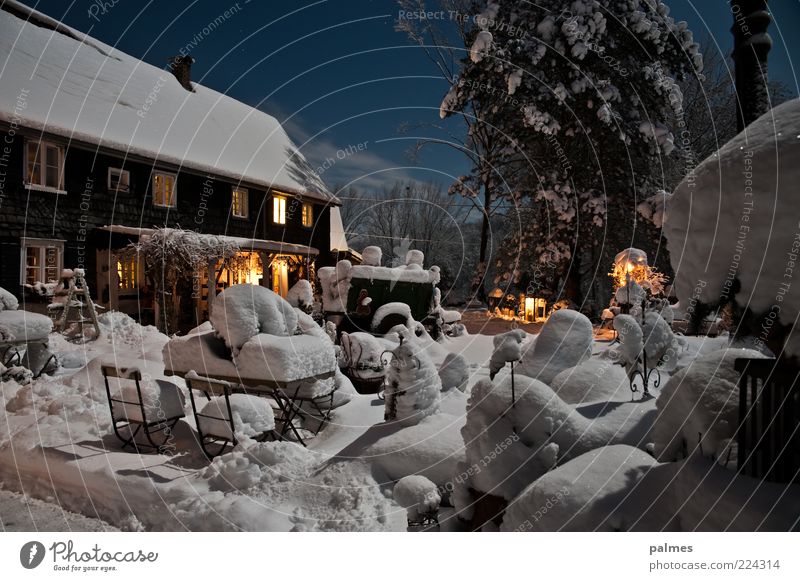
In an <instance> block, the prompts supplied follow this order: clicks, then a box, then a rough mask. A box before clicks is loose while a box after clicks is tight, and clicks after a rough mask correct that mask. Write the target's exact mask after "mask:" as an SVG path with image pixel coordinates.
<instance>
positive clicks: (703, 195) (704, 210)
mask: <svg viewBox="0 0 800 581" xmlns="http://www.w3.org/2000/svg"><path fill="white" fill-rule="evenodd" d="M798 135H800V99H792V100H790V101H788V102H786V103H783V104H781V105H779V106H777V107H775V108H773V109H771V110H770V111H768V112H767V113H765V114H764V115H762V116H761V117H759V118H758V119H757V120H755V121H754V122H753V123H751V124H750V125H748V126H747V128H746V129H745V130H744V131H743V132H742V133H739V134H738V135H737V136H736V137H734V138H733V139H731V140H730V141H728V142H727V143H726V144H725V145H724V146H723V147H722V148H721V149H720V150H719V151H718V152H717V153H715V154H713V155H711V156H710V157H708V158H707V159H705V160H704V161H703V162H702V163H701V164H700V165H699V166H698V167H697V168H696V169H695V171H693V172H691V174H690V175H689V176H687V177H686V178H684V180H683V181H682V182H681V183H680V184H679V185H678V187H677V188H676V189H675V191H674V194H673V196H672V198H671V199H670V200H669V203H668V205H667V210H666V221H665V224H664V235H665V236H666V238H667V246H668V249H669V256H670V260H671V261H672V266H673V268H674V270H675V280H674V285H673V287H674V289H675V291H676V293H677V296H678V300H679V301H680V303H681V305H686V306H690V305H694V304H695V303H696V302H697V301H698V300H699V301H701V302H703V303H706V304H708V305H716V304H718V303H719V302H720V300H722V299H726V298H727V299H730V298H733V292H734V289H735V288H736V287H737V286H738V285H741V286H740V289H739V292H738V300H739V303H740V304H741V305H743V306H744V305H746V306H748V307H749V308H750V309H751V310H752V311H753V312H754V313H756V314H765V313H767V312H768V311H771V314H774V315H775V317H776V318H777V319H778V320H779V321H780V323H782V324H785V325H791V324H793V323H794V321H795V320H796V319H797V316H798V313H799V312H800V287H798V285H791V287H789V286H788V282H787V279H786V278H785V276H784V275H786V274H787V272H789V273H790V274H791V269H793V268H794V263H795V261H796V259H797V254H798V251H800V238H799V236H800V232H799V230H798V221H797V203H796V200H795V196H793V195H792V194H791V190H792V188H793V187H794V184H795V183H797V181H798V178H799V177H800V146H799V144H798V141H799V140H798V138H797V136H798ZM787 269H788V270H787ZM737 281H738V282H737ZM689 308H691V307H689ZM790 346H791V349H792V351H791V352H790V354H791V355H800V342H791V345H790Z"/></svg>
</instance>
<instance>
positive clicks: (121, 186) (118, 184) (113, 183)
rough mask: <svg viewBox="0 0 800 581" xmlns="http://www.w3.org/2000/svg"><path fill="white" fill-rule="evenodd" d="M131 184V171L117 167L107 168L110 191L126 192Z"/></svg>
mask: <svg viewBox="0 0 800 581" xmlns="http://www.w3.org/2000/svg"><path fill="white" fill-rule="evenodd" d="M130 186H131V173H130V172H129V171H128V170H126V169H121V168H118V167H110V168H108V190H109V191H111V192H128V191H130Z"/></svg>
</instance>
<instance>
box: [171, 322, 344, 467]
mask: <svg viewBox="0 0 800 581" xmlns="http://www.w3.org/2000/svg"><path fill="white" fill-rule="evenodd" d="M163 353H164V364H165V368H166V369H165V374H167V375H177V376H180V377H183V378H184V379H185V380H186V385H187V387H188V388H189V390H190V397H191V398H192V401H193V406H194V407H193V409H194V411H195V413H196V414H197V405H196V402H195V401H194V394H193V390H198V391H201V392H203V393H204V394H205V395H206V397H207V398H209V399H210V395H216V396H221V397H224V398H225V400H226V406H225V407H226V408H227V409H228V410H229V409H230V407H229V403H230V397H231V395H233V394H235V393H245V394H251V395H260V396H266V397H270V398H272V399H273V400H274V401H275V404H276V406H277V408H278V412H279V415H278V417H277V418H276V419H277V421H278V422H280V424H281V426H280V429H279V430H277V431H276V432H275V433H276V434H277V435H278V436H279V437H281V438H285V437H286V436H288V435H289V434H291V435H292V436H293V439H295V440H296V441H298V442H300V443H301V444H303V445H305V441H304V438H303V435H302V434H301V432H300V430H299V429H298V427H297V426H296V425H295V422H294V420H295V419H297V418H298V417H301V418H303V419H307V420H314V421H316V422H317V430H316V432H313V433H314V434H315V435H316V433H318V432H319V429H321V428H322V427H323V426H324V425H325V424H326V423H327V422H328V420H329V419H330V415H331V412H332V410H333V409H334V408H335V407H337V405H338V404H339V403H344V402H343V401H342V402H339V401H337V398H336V389H337V384H336V382H335V381H334V375H335V374H336V370H337V362H336V357H335V352H334V349H333V345H332V344H331V343H330V342H329V341H328V340H327V339H323V338H321V337H318V336H314V335H303V334H301V335H291V336H278V335H268V334H265V333H261V334H258V335H255V336H253V337H252V338H250V339H249V340H248V341H246V342H245V343H244V345H242V347H241V349H240V351H239V354H238V355H237V356H236V358H235V359H234V358H232V357H231V352H230V350H229V349H228V347H227V346H226V345H225V342H224V341H223V340H222V339H220V338H218V337H217V336H216V335H215V333H214V331H212V330H208V331H202V332H198V333H194V334H190V335H187V336H185V337H176V338H173V339H172V340H171V341H170V342H169V343H167V344H166V345H165V346H164V352H163ZM224 409H225V408H223V410H224ZM200 417H201V418H202V416H200ZM230 417H231V414H230V413H228V416H227V417H221V416H220V417H218V418H217V419H220V420H222V421H230V422H231V430H230V431H231V438H230V442H231V443H233V444H235V442H236V439H235V436H234V435H233V434H235V426H233V425H232V420H231V419H230ZM196 419H197V417H196ZM200 421H202V420H199V421H198V423H200ZM271 431H272V430H270V432H271ZM201 439H202V436H201ZM217 439H218V440H219V439H220V438H217ZM204 449H205V444H204ZM206 453H207V455H209V456H213V455H216V454H210V453H209V450H206ZM217 453H218V452H217Z"/></svg>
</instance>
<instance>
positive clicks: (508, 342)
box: [489, 329, 526, 379]
mask: <svg viewBox="0 0 800 581" xmlns="http://www.w3.org/2000/svg"><path fill="white" fill-rule="evenodd" d="M525 338H526V334H525V331H523V330H521V329H513V330H511V331H508V332H506V333H502V334H500V335H495V336H494V338H493V339H492V344H493V345H494V351H492V357H491V359H489V378H491V379H494V376H495V375H497V372H498V371H500V370H501V369H503V367H505V366H506V363H512V362H514V363H515V362H517V361H519V360H520V359H522V342H523V341H524V340H525Z"/></svg>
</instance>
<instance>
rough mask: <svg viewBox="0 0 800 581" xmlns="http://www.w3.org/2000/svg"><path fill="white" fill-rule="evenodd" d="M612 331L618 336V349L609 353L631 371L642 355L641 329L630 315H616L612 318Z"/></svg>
mask: <svg viewBox="0 0 800 581" xmlns="http://www.w3.org/2000/svg"><path fill="white" fill-rule="evenodd" d="M614 329H615V330H616V331H617V335H618V336H619V347H617V348H616V349H615V350H614V351H610V352H609V353H610V354H611V355H612V356H615V357H616V359H617V360H619V361H621V362H622V363H623V364H624V365H625V367H626V368H627V369H628V370H629V371H631V370H632V369H633V368H634V367H635V366H636V365H637V362H638V361H639V356H640V355H641V353H642V347H643V345H644V340H643V337H642V327H641V326H640V325H639V321H637V320H636V318H635V317H633V316H631V315H617V316H616V317H615V318H614Z"/></svg>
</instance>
